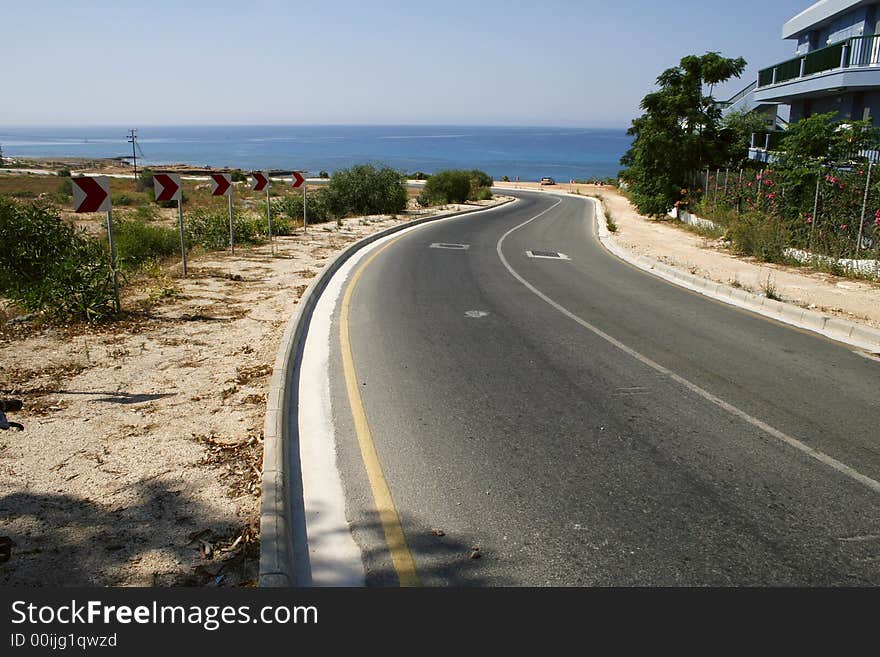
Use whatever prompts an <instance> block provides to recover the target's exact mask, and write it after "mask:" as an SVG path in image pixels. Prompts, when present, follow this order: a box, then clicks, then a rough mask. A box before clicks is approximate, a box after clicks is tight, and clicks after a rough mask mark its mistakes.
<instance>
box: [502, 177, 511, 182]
mask: <svg viewBox="0 0 880 657" xmlns="http://www.w3.org/2000/svg"><path fill="white" fill-rule="evenodd" d="M501 182H510V178H508V177H507V176H501Z"/></svg>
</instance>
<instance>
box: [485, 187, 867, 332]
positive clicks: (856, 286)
mask: <svg viewBox="0 0 880 657" xmlns="http://www.w3.org/2000/svg"><path fill="white" fill-rule="evenodd" d="M502 186H508V187H511V188H513V187H514V186H513V185H503V184H502ZM517 186H518V187H519V188H520V189H535V188H540V186H539V185H538V184H537V183H517ZM544 189H553V190H554V191H560V192H568V191H569V190H571V191H573V192H576V193H580V194H592V195H596V196H599V197H600V198H601V199H602V201H603V203H604V204H605V207H606V209H607V211H609V212H610V213H611V216H612V217H613V219H614V222H615V223H616V224H617V227H618V230H617V232H616V233H615V234H614V240H615V241H616V242H617V243H618V244H619V245H620V246H622V247H624V248H626V249H628V250H629V251H631V252H633V253H636V254H639V255H643V256H647V257H650V258H654V259H656V260H659V261H662V262H665V263H667V264H669V265H672V266H675V267H678V268H680V269H682V270H684V271H688V272H690V273H692V274H695V275H698V276H702V277H704V278H709V279H712V280H714V281H717V282H719V283H726V284H728V285H735V286H738V287H741V288H743V289H745V290H748V291H750V292H754V293H755V294H763V293H764V292H763V290H764V289H765V288H766V286H767V282H768V280H769V281H770V283H771V284H772V286H773V287H774V288H775V292H776V294H778V295H779V297H781V298H782V300H783V301H786V302H789V303H793V304H797V305H799V306H802V307H804V308H811V309H813V310H818V311H820V312H825V313H827V314H830V315H836V316H838V317H843V318H845V319H849V320H852V321H857V322H861V323H863V324H867V325H870V326H874V327H878V328H880V283H877V282H873V281H863V280H855V279H849V278H841V277H839V276H834V275H832V274H827V273H824V272H818V271H812V270H810V269H809V268H807V267H791V266H787V265H776V264H770V263H765V262H760V261H758V260H756V259H754V258H744V257H741V256H736V255H733V254H732V253H731V252H730V251H729V250H728V249H726V248H725V247H724V246H723V245H722V243H721V242H720V240H713V239H708V238H706V237H702V236H700V235H697V234H695V233H692V232H690V231H688V230H686V229H684V228H683V227H681V226H676V225H675V224H674V223H673V222H671V221H656V220H652V219H649V218H647V217H644V216H641V215H640V214H639V213H638V212H637V211H636V210H635V208H634V207H633V206H632V205H631V204H630V202H629V201H628V200H627V199H626V197H624V196H623V195H622V194H620V193H619V192H618V191H617V190H616V189H615V188H613V187H599V186H595V185H577V184H576V185H569V184H557V185H555V186H553V187H552V188H547V187H545V188H544Z"/></svg>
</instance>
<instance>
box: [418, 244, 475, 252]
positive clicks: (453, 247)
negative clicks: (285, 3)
mask: <svg viewBox="0 0 880 657" xmlns="http://www.w3.org/2000/svg"><path fill="white" fill-rule="evenodd" d="M428 248H431V249H451V250H453V251H467V250H468V249H469V248H471V245H470V244H444V243H443V242H434V243H433V244H432V245H431V246H430V247H428Z"/></svg>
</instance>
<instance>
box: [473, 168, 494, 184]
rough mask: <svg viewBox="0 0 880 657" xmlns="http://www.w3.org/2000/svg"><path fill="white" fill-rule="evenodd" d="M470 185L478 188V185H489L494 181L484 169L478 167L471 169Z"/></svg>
mask: <svg viewBox="0 0 880 657" xmlns="http://www.w3.org/2000/svg"><path fill="white" fill-rule="evenodd" d="M470 174H471V187H472V188H474V189H479V188H480V187H491V186H492V184H493V183H494V182H495V181H494V180H492V176H490V175H489V174H488V173H486V172H485V171H480V170H479V169H471V171H470Z"/></svg>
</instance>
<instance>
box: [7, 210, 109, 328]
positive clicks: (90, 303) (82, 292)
mask: <svg viewBox="0 0 880 657" xmlns="http://www.w3.org/2000/svg"><path fill="white" fill-rule="evenodd" d="M0 243H2V244H3V249H0V292H2V293H3V294H5V295H6V296H8V297H9V298H10V299H11V300H12V301H13V302H14V303H15V304H17V305H19V306H21V307H22V308H24V309H25V310H29V311H38V310H41V311H44V312H45V313H46V314H47V316H48V317H49V318H50V319H55V320H62V321H65V320H71V319H84V320H86V321H96V320H100V319H103V318H105V317H107V316H109V315H110V314H112V313H113V311H114V307H113V285H112V280H111V276H110V261H109V256H108V253H107V250H106V248H105V247H104V245H103V244H101V243H100V242H98V241H97V240H95V239H93V238H91V237H89V236H88V235H86V234H85V233H84V232H83V231H79V230H76V229H75V228H74V227H73V226H71V225H70V224H67V223H65V222H64V221H62V220H61V217H60V215H59V214H58V211H57V210H55V209H53V208H51V207H49V206H47V205H42V204H39V203H31V204H27V205H24V204H18V203H16V202H14V201H12V200H11V199H4V198H2V197H0Z"/></svg>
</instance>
